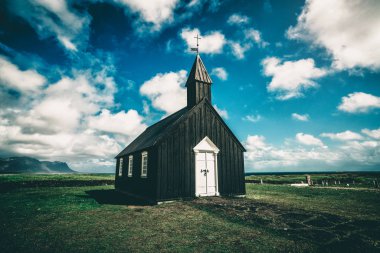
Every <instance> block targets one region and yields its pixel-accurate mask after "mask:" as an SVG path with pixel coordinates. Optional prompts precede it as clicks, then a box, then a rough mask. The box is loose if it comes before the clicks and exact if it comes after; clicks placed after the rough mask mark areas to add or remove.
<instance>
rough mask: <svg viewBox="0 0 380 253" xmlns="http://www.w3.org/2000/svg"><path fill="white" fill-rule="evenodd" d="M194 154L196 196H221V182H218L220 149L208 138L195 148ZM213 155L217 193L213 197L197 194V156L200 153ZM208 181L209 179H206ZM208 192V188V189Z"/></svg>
mask: <svg viewBox="0 0 380 253" xmlns="http://www.w3.org/2000/svg"><path fill="white" fill-rule="evenodd" d="M193 150H194V153H195V158H194V159H195V196H197V197H201V196H219V180H218V153H219V149H218V147H217V146H216V145H215V144H214V143H213V142H212V141H211V140H210V138H208V137H207V136H206V137H205V138H203V140H201V141H200V142H199V143H198V144H197V145H196V146H195V147H194V148H193ZM203 152H207V153H213V155H214V169H215V172H214V175H215V193H214V194H212V195H209V194H207V193H206V194H201V193H199V192H197V190H198V189H197V173H198V170H197V154H198V153H203ZM206 181H207V179H206ZM206 192H207V187H206Z"/></svg>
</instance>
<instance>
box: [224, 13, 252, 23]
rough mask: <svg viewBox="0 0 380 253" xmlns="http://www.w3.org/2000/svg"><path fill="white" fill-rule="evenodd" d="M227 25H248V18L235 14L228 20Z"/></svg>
mask: <svg viewBox="0 0 380 253" xmlns="http://www.w3.org/2000/svg"><path fill="white" fill-rule="evenodd" d="M227 23H228V24H229V25H240V24H247V23H249V18H248V17H247V16H245V15H240V14H237V13H235V14H232V15H231V16H230V17H229V18H228V20H227Z"/></svg>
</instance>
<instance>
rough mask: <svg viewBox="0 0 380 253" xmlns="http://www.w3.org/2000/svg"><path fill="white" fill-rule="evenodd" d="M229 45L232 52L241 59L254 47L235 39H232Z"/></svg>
mask: <svg viewBox="0 0 380 253" xmlns="http://www.w3.org/2000/svg"><path fill="white" fill-rule="evenodd" d="M228 45H229V46H230V47H231V50H232V54H233V55H234V56H235V57H236V58H237V59H239V60H241V59H244V57H245V53H246V52H247V51H248V50H249V49H251V47H252V46H251V44H243V45H241V44H240V43H239V42H235V41H230V42H229V43H228Z"/></svg>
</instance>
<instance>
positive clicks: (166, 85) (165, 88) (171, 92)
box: [140, 70, 187, 114]
mask: <svg viewBox="0 0 380 253" xmlns="http://www.w3.org/2000/svg"><path fill="white" fill-rule="evenodd" d="M186 78H187V71H186V70H180V71H178V72H169V73H164V74H162V73H159V74H157V75H155V76H154V77H152V78H151V79H149V80H148V81H146V82H144V83H143V84H142V86H141V87H140V93H141V95H143V96H147V97H148V98H149V99H150V100H151V102H152V105H153V107H154V108H156V109H158V110H160V111H164V112H166V113H167V114H170V113H173V112H175V111H178V110H179V109H181V108H183V107H185V106H186V89H185V88H184V85H185V82H186Z"/></svg>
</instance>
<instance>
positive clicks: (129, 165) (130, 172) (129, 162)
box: [128, 155, 133, 177]
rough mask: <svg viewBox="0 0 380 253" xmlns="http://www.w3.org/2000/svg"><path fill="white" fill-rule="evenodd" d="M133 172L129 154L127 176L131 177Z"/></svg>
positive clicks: (131, 158)
mask: <svg viewBox="0 0 380 253" xmlns="http://www.w3.org/2000/svg"><path fill="white" fill-rule="evenodd" d="M132 173H133V156H132V155H130V156H129V158H128V177H132Z"/></svg>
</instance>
